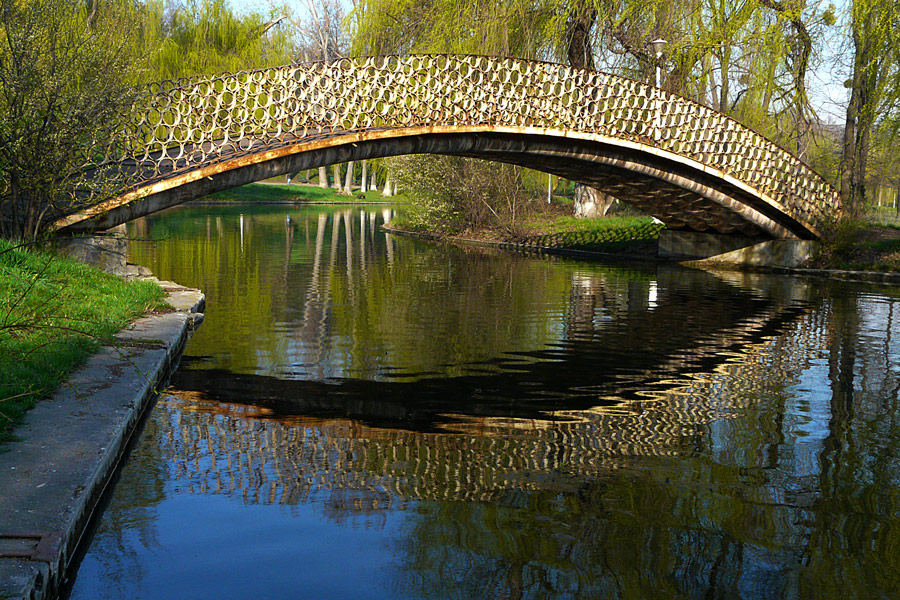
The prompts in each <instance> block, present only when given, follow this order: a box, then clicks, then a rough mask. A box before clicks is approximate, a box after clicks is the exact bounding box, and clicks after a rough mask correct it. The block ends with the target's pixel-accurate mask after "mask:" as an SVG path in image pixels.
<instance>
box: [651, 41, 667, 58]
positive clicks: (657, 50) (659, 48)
mask: <svg viewBox="0 0 900 600" xmlns="http://www.w3.org/2000/svg"><path fill="white" fill-rule="evenodd" d="M668 43H669V42H667V41H666V40H664V39H655V40H653V41H652V42H650V44H649V46H650V49H651V50H652V51H653V54H655V55H656V58H662V55H663V50H664V49H665V47H666V44H668Z"/></svg>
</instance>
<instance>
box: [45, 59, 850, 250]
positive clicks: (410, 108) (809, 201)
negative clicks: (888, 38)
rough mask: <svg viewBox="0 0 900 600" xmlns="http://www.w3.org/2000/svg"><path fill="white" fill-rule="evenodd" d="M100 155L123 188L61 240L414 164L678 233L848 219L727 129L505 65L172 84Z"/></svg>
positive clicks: (657, 104) (800, 176) (820, 186)
mask: <svg viewBox="0 0 900 600" xmlns="http://www.w3.org/2000/svg"><path fill="white" fill-rule="evenodd" d="M98 148H99V149H100V150H101V151H100V152H98V157H99V156H105V158H103V159H102V160H100V159H99V158H98V160H97V162H96V164H94V165H91V166H90V167H89V168H90V169H92V170H93V171H94V172H95V173H96V175H95V177H94V178H93V180H95V181H99V180H101V179H102V180H105V181H110V180H112V181H115V182H116V184H115V185H116V187H115V189H113V191H112V192H109V191H107V192H105V193H104V194H105V199H103V201H101V202H99V203H98V204H95V205H94V206H92V207H90V208H87V209H83V210H80V211H78V212H74V213H73V214H68V215H64V216H61V217H60V218H58V219H57V220H56V221H55V222H54V223H53V225H52V227H51V228H52V229H54V230H64V231H70V232H77V231H91V230H96V229H105V228H108V227H112V226H115V225H118V224H120V223H123V222H126V221H129V220H131V219H134V218H136V217H140V216H143V215H146V214H150V213H152V212H156V211H158V210H161V209H163V208H167V207H170V206H174V205H176V204H180V203H182V202H185V201H188V200H191V199H194V198H198V197H201V196H204V195H207V194H210V193H213V192H216V191H220V190H224V189H228V188H231V187H236V186H239V185H243V184H246V183H250V182H253V181H258V180H260V179H265V178H268V177H272V176H275V175H279V174H282V173H287V172H294V171H298V170H302V169H308V168H313V167H317V166H322V165H328V164H334V163H342V162H347V161H350V160H362V159H369V158H376V157H384V156H392V155H400V154H416V153H433V154H452V155H458V156H471V157H479V158H484V159H489V160H497V161H502V162H507V163H514V164H518V165H522V166H526V167H531V168H534V169H538V170H541V171H545V172H551V173H554V174H557V175H559V176H562V177H565V178H567V179H570V180H574V181H578V182H581V183H585V184H588V185H590V186H593V187H596V188H598V189H601V190H603V191H605V192H607V193H609V194H611V195H612V196H615V197H617V198H619V199H621V200H623V201H625V202H628V203H630V204H632V205H634V206H636V207H637V208H639V209H641V210H643V211H645V212H647V213H649V214H652V215H654V216H656V217H658V218H659V219H661V220H662V221H663V222H665V223H666V224H667V225H668V226H669V227H670V228H673V229H683V230H689V231H700V232H710V233H724V234H731V233H739V234H743V235H748V236H752V237H765V238H779V239H797V238H800V239H813V238H816V237H817V236H818V234H819V231H820V230H821V227H822V226H823V224H826V223H828V222H830V221H833V220H834V219H835V218H836V217H837V215H838V213H839V211H840V198H839V196H838V193H837V192H836V191H835V190H834V188H832V187H831V186H830V185H829V184H828V183H827V182H826V181H825V180H824V179H822V178H821V177H820V176H819V175H817V174H816V173H815V172H814V171H812V170H811V169H810V168H809V167H807V166H806V165H804V164H803V163H802V162H801V161H800V160H798V159H797V158H796V157H794V156H792V155H791V154H790V153H788V152H787V151H785V150H784V149H782V148H780V147H779V146H777V145H776V144H774V143H772V142H771V141H769V140H767V139H765V138H764V137H762V136H760V135H759V134H757V133H755V132H753V131H751V130H749V129H747V128H746V127H744V126H742V125H740V124H739V123H737V122H736V121H734V120H732V119H730V118H728V117H726V116H725V115H722V114H720V113H717V112H715V111H713V110H711V109H709V108H707V107H705V106H702V105H700V104H697V103H696V102H693V101H691V100H688V99H686V98H682V97H679V96H675V95H672V94H668V93H666V92H663V91H661V90H658V89H656V88H654V87H652V86H648V85H646V84H643V83H639V82H636V81H632V80H629V79H625V78H622V77H616V76H613V75H609V74H605V73H599V72H593V71H585V70H582V69H573V68H569V67H565V66H561V65H556V64H549V63H541V62H530V61H523V60H516V59H509V58H489V57H482V56H443V55H440V56H430V55H429V56H404V57H397V56H388V57H368V58H355V59H341V60H337V61H332V62H315V63H307V64H301V65H292V66H287V67H279V68H272V69H263V70H257V71H247V72H241V73H235V74H228V75H223V76H220V77H214V78H208V79H185V80H177V81H170V82H164V83H160V84H156V85H154V86H152V87H151V88H150V90H149V91H148V92H147V93H146V94H145V95H143V96H142V97H140V98H139V99H138V100H137V101H136V103H135V105H134V107H133V110H132V112H131V113H130V114H128V115H125V116H124V117H123V119H122V122H121V123H119V124H115V125H112V126H110V130H109V134H108V135H107V136H106V138H105V139H104V140H103V143H102V145H101V146H98ZM89 193H93V194H94V198H97V195H98V192H97V191H96V190H94V191H91V192H89Z"/></svg>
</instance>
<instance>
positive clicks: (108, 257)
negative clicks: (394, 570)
mask: <svg viewBox="0 0 900 600" xmlns="http://www.w3.org/2000/svg"><path fill="white" fill-rule="evenodd" d="M54 242H55V244H56V248H57V250H58V251H59V252H60V253H61V254H64V255H65V256H68V257H69V258H73V259H75V260H77V261H78V262H82V263H84V264H86V265H90V266H92V267H97V268H98V269H100V270H102V271H106V272H107V273H113V274H114V275H125V274H126V273H127V268H126V267H127V264H126V260H125V255H126V246H127V240H126V239H125V225H124V224H123V225H119V226H117V227H113V228H112V229H107V230H106V231H103V232H98V233H94V234H91V235H78V236H73V237H62V236H61V237H57V238H56V240H54Z"/></svg>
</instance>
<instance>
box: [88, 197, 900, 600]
mask: <svg viewBox="0 0 900 600" xmlns="http://www.w3.org/2000/svg"><path fill="white" fill-rule="evenodd" d="M387 216H389V209H385V208H384V207H380V206H379V207H362V208H360V207H357V208H341V207H333V208H321V207H316V208H290V209H286V208H283V207H260V206H257V207H251V206H241V207H235V206H230V207H202V208H198V207H193V208H182V209H178V210H175V211H170V212H167V213H164V214H162V215H158V216H156V217H154V218H150V219H143V220H141V221H138V222H136V223H134V224H132V228H131V233H132V234H133V235H137V236H142V237H144V238H152V239H154V240H156V241H154V242H152V243H151V242H135V243H133V244H132V246H131V253H132V260H133V261H135V262H138V263H140V264H144V265H147V266H148V267H150V268H151V269H152V270H153V271H154V272H155V273H156V274H157V275H158V276H160V277H161V278H166V279H172V280H174V281H177V282H179V283H182V284H185V285H189V286H195V287H199V288H201V289H203V291H204V292H206V294H207V300H208V305H207V313H206V322H205V323H204V325H203V327H201V328H200V330H199V331H198V332H197V333H196V334H195V335H194V337H193V339H192V340H191V342H190V344H189V345H188V348H187V352H186V355H185V358H184V361H183V364H182V368H181V369H180V370H179V371H178V373H177V375H176V377H175V379H174V381H173V388H172V390H171V392H170V394H169V395H167V396H166V397H164V398H163V399H162V400H161V401H160V402H159V403H158V404H157V406H156V407H155V409H154V410H153V411H152V414H151V415H150V417H149V419H148V422H147V425H146V428H145V430H144V432H143V435H142V436H141V438H140V441H139V442H138V444H137V447H136V448H135V450H134V452H133V453H132V455H131V457H130V459H129V461H128V463H127V465H126V466H125V468H124V470H123V472H122V475H121V480H120V481H119V483H118V485H117V487H116V489H115V492H114V494H113V496H112V498H111V500H110V503H109V506H108V507H107V508H106V511H105V513H104V515H103V517H102V519H101V521H100V523H99V525H98V528H97V530H96V533H95V535H94V538H93V541H92V543H91V545H90V547H89V548H88V550H87V552H86V554H85V555H84V557H83V559H82V562H81V566H80V570H79V572H78V575H77V578H76V580H75V583H74V587H73V589H72V592H71V598H77V599H83V598H84V599H87V598H90V599H94V598H117V599H118V598H217V599H222V598H466V599H469V598H509V599H513V598H854V597H866V598H870V597H897V596H898V594H900V569H898V568H897V567H898V562H900V411H898V408H900V407H898V389H900V344H898V341H897V338H898V336H900V327H898V325H897V318H896V316H897V315H895V313H897V312H898V311H900V307H898V303H897V298H898V290H897V289H896V288H891V287H871V286H870V287H866V286H861V285H852V284H838V283H832V282H827V281H815V280H803V279H797V278H785V277H774V276H761V275H752V274H739V273H717V274H713V273H706V272H699V271H692V270H682V269H675V268H670V267H664V266H655V265H650V266H621V265H618V266H610V265H604V264H599V263H579V262H573V261H566V260H559V259H548V258H538V257H526V256H519V255H511V254H504V253H499V252H494V251H487V250H482V249H472V248H458V247H453V246H445V245H436V244H429V243H422V242H417V241H412V240H406V239H399V238H395V237H388V236H385V235H384V234H381V233H379V232H378V226H379V225H381V223H382V222H383V220H384V219H385V217H387Z"/></svg>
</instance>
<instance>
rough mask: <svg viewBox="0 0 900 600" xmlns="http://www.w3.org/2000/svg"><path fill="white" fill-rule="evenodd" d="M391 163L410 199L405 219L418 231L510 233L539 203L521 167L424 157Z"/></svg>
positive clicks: (403, 158)
mask: <svg viewBox="0 0 900 600" xmlns="http://www.w3.org/2000/svg"><path fill="white" fill-rule="evenodd" d="M390 165H391V172H392V173H393V175H394V177H395V178H396V179H397V183H398V185H399V189H401V190H403V191H405V192H406V193H407V194H408V195H409V197H410V199H411V201H412V203H411V205H410V207H409V209H408V211H407V212H406V213H405V219H406V223H407V225H409V226H411V227H413V228H415V229H425V230H429V231H440V232H445V233H453V232H458V231H461V230H464V229H480V228H498V229H506V230H507V231H509V232H511V233H512V232H515V231H516V229H517V227H518V225H519V224H520V222H521V220H522V219H523V218H524V217H525V216H526V215H527V214H528V213H529V212H530V211H531V210H532V209H533V208H534V207H535V206H536V205H537V204H538V202H539V201H538V199H537V197H536V195H535V194H534V193H533V192H532V191H530V190H528V189H527V188H525V186H524V185H523V184H522V179H521V172H522V169H521V168H520V167H516V166H513V165H507V164H501V163H490V162H488V161H483V160H474V159H466V158H460V157H456V156H431V157H428V156H421V155H414V156H403V157H398V158H394V159H392V160H391V161H390Z"/></svg>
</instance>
